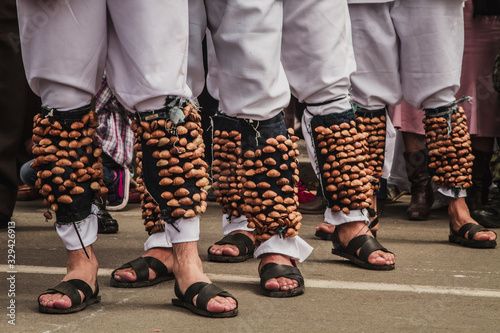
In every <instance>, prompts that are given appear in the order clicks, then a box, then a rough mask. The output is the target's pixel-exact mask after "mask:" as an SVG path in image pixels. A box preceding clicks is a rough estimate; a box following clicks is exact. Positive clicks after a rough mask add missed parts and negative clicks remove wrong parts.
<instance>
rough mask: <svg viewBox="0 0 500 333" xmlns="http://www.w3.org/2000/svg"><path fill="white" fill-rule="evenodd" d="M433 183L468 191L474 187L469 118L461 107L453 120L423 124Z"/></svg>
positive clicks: (425, 121)
mask: <svg viewBox="0 0 500 333" xmlns="http://www.w3.org/2000/svg"><path fill="white" fill-rule="evenodd" d="M423 123H424V128H425V140H426V145H427V149H428V154H429V168H430V169H431V171H432V174H433V176H432V181H433V182H435V183H436V185H438V186H444V187H448V188H463V189H466V188H469V187H470V186H471V185H472V177H471V174H472V163H473V162H472V161H473V160H474V155H472V148H471V141H470V136H469V134H468V128H467V118H466V116H465V113H464V110H463V108H462V107H458V108H457V111H456V112H455V113H453V114H451V116H450V122H448V120H447V118H446V117H443V116H441V117H432V118H429V117H427V118H425V119H424V120H423Z"/></svg>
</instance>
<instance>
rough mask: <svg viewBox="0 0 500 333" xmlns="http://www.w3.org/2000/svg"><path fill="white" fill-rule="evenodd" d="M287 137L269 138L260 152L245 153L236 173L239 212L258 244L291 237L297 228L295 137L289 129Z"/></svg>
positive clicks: (250, 151) (247, 151)
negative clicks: (275, 237) (239, 185)
mask: <svg viewBox="0 0 500 333" xmlns="http://www.w3.org/2000/svg"><path fill="white" fill-rule="evenodd" d="M287 134H288V135H287V136H285V135H278V136H277V137H276V138H269V139H267V140H266V144H265V145H264V146H263V147H262V149H255V150H246V151H245V152H244V153H243V157H242V159H241V160H240V162H241V164H240V166H239V168H238V170H237V174H238V175H239V176H241V183H242V184H243V191H242V194H243V201H244V204H245V205H244V207H243V211H244V212H245V215H246V217H247V219H248V227H249V228H255V233H254V234H255V243H256V244H257V245H258V244H260V243H261V242H263V241H266V240H268V239H269V238H271V237H272V236H273V235H280V236H283V237H294V236H296V235H297V234H298V231H299V230H300V227H301V225H302V224H301V222H300V221H301V220H302V215H301V214H300V213H299V212H298V211H297V202H298V197H297V194H296V193H297V188H296V187H295V186H294V185H295V184H296V183H297V182H298V181H299V176H298V173H299V171H298V168H297V164H298V160H297V156H298V149H297V148H298V146H297V143H296V142H297V141H298V137H296V136H294V131H293V129H288V133H287Z"/></svg>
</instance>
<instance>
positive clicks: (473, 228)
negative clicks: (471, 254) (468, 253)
mask: <svg viewBox="0 0 500 333" xmlns="http://www.w3.org/2000/svg"><path fill="white" fill-rule="evenodd" d="M451 230H453V229H451ZM467 231H468V232H469V234H468V235H467V237H465V234H467ZM481 231H491V230H488V229H486V228H484V227H483V226H482V225H479V224H475V223H466V224H464V225H463V226H461V227H460V229H458V235H460V236H461V237H463V238H466V239H469V240H472V239H474V235H475V234H477V233H478V232H481Z"/></svg>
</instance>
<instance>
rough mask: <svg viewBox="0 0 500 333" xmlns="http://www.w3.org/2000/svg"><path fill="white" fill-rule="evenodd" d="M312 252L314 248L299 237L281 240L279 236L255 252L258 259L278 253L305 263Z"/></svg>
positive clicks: (264, 243)
mask: <svg viewBox="0 0 500 333" xmlns="http://www.w3.org/2000/svg"><path fill="white" fill-rule="evenodd" d="M312 250H313V247H312V246H311V245H309V244H307V243H306V241H305V240H303V239H302V238H300V237H299V236H295V237H283V238H280V237H279V236H278V235H274V236H272V237H271V238H269V239H268V240H266V241H265V242H263V243H262V244H261V245H260V246H259V247H258V248H257V250H255V253H254V257H255V258H258V257H260V256H261V255H263V254H266V253H277V254H283V255H285V256H290V257H291V258H295V259H298V260H299V262H303V261H304V260H306V259H307V257H309V255H310V254H311V252H312Z"/></svg>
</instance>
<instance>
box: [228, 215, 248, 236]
mask: <svg viewBox="0 0 500 333" xmlns="http://www.w3.org/2000/svg"><path fill="white" fill-rule="evenodd" d="M228 216H229V215H228V214H222V234H223V235H224V236H227V235H229V234H230V233H232V232H233V231H250V232H253V231H254V229H253V228H249V227H247V224H248V221H247V218H246V216H245V215H242V216H239V217H234V216H231V220H228Z"/></svg>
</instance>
